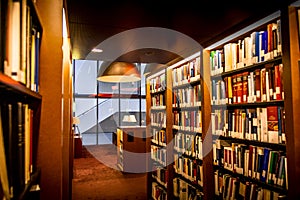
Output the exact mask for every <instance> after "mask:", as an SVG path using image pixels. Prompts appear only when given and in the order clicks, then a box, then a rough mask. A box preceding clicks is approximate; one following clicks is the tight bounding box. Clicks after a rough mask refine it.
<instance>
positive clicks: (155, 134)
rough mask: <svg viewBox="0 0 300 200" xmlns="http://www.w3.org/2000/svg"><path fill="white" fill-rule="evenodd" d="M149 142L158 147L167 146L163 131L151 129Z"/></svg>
mask: <svg viewBox="0 0 300 200" xmlns="http://www.w3.org/2000/svg"><path fill="white" fill-rule="evenodd" d="M151 142H152V143H154V144H157V145H159V146H166V145H167V135H166V131H165V130H157V129H155V128H152V139H151Z"/></svg>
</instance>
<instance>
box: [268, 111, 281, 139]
mask: <svg viewBox="0 0 300 200" xmlns="http://www.w3.org/2000/svg"><path fill="white" fill-rule="evenodd" d="M267 124H268V142H270V143H275V144H278V143H279V132H278V106H268V107H267Z"/></svg>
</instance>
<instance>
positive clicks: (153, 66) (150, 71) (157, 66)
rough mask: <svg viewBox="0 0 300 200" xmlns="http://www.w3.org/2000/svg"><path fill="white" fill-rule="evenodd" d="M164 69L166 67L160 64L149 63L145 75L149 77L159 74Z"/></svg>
mask: <svg viewBox="0 0 300 200" xmlns="http://www.w3.org/2000/svg"><path fill="white" fill-rule="evenodd" d="M164 68H166V65H163V64H159V63H148V64H146V67H145V70H144V73H143V74H144V76H148V75H150V74H153V73H155V72H158V71H160V70H162V69H164Z"/></svg>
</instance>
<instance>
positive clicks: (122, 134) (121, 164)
mask: <svg viewBox="0 0 300 200" xmlns="http://www.w3.org/2000/svg"><path fill="white" fill-rule="evenodd" d="M145 136H146V127H144V126H121V127H118V128H117V167H118V169H119V170H121V171H122V172H124V173H144V172H146V157H145V155H146V139H145Z"/></svg>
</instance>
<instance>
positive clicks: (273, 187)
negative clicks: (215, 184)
mask: <svg viewBox="0 0 300 200" xmlns="http://www.w3.org/2000/svg"><path fill="white" fill-rule="evenodd" d="M214 169H215V170H219V171H220V172H222V173H225V174H230V175H231V176H233V177H237V178H239V179H240V180H241V181H242V182H251V183H255V184H257V185H258V186H261V187H263V188H266V189H269V190H272V191H276V192H278V193H280V195H287V192H288V191H287V189H285V188H284V187H281V186H277V185H272V184H268V183H265V182H262V181H260V180H258V179H255V178H250V177H247V176H244V175H242V174H238V173H235V172H233V171H230V170H228V169H225V168H223V167H220V166H216V165H214Z"/></svg>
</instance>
